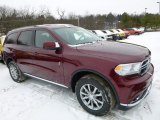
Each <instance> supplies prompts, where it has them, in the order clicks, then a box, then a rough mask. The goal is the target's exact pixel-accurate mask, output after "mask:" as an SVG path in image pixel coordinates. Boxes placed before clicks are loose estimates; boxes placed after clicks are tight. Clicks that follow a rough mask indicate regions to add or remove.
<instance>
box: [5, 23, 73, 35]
mask: <svg viewBox="0 0 160 120" xmlns="http://www.w3.org/2000/svg"><path fill="white" fill-rule="evenodd" d="M73 26H74V25H71V24H42V25H34V26H26V27H21V28H16V29H13V30H11V31H9V32H8V34H10V33H13V32H18V31H21V30H26V29H34V28H46V29H51V28H52V29H54V28H63V27H73Z"/></svg>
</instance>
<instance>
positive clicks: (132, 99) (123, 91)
mask: <svg viewBox="0 0 160 120" xmlns="http://www.w3.org/2000/svg"><path fill="white" fill-rule="evenodd" d="M153 73H154V67H153V65H152V64H151V65H150V69H149V70H148V71H147V73H145V74H144V75H143V76H140V77H138V78H132V79H131V80H129V78H126V79H125V82H124V83H123V85H124V84H125V86H123V87H120V88H119V98H120V101H119V106H118V107H119V109H122V110H125V109H129V108H132V107H134V106H136V105H137V104H139V103H140V102H141V101H142V100H143V99H144V98H145V97H146V96H147V95H148V94H149V92H150V89H151V86H152V80H153Z"/></svg>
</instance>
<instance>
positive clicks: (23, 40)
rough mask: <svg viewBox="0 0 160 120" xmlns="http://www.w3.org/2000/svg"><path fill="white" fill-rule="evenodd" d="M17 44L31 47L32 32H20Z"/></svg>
mask: <svg viewBox="0 0 160 120" xmlns="http://www.w3.org/2000/svg"><path fill="white" fill-rule="evenodd" d="M18 44H20V45H27V46H32V45H33V31H24V32H21V34H20V36H19V38H18Z"/></svg>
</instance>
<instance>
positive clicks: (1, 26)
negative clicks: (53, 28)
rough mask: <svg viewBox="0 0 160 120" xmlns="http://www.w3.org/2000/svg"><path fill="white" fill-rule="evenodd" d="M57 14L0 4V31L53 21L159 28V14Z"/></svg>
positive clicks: (98, 26)
mask: <svg viewBox="0 0 160 120" xmlns="http://www.w3.org/2000/svg"><path fill="white" fill-rule="evenodd" d="M57 15H58V16H59V18H56V17H54V15H53V14H51V12H50V11H49V9H47V8H42V9H40V10H39V11H35V10H30V9H29V8H24V9H19V10H18V9H14V8H10V7H7V6H0V33H7V32H8V31H10V30H12V29H14V28H18V27H23V26H30V25H40V24H55V23H65V24H73V25H77V26H78V25H79V26H81V27H84V28H86V29H90V30H92V29H111V28H122V29H123V28H132V27H146V28H153V29H157V28H160V15H159V14H150V13H142V14H139V15H136V14H128V13H123V14H113V13H109V14H103V15H101V14H97V15H93V14H86V15H83V16H82V15H76V14H74V13H70V14H68V15H66V11H65V10H61V9H57Z"/></svg>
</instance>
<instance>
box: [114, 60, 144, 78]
mask: <svg viewBox="0 0 160 120" xmlns="http://www.w3.org/2000/svg"><path fill="white" fill-rule="evenodd" d="M141 64H142V63H141V62H138V63H130V64H120V65H118V66H116V68H115V69H114V70H115V72H116V73H117V74H118V75H121V76H125V75H132V74H137V73H140V69H141Z"/></svg>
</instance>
